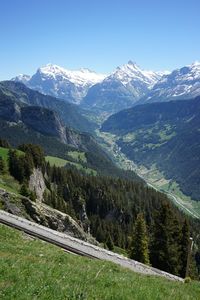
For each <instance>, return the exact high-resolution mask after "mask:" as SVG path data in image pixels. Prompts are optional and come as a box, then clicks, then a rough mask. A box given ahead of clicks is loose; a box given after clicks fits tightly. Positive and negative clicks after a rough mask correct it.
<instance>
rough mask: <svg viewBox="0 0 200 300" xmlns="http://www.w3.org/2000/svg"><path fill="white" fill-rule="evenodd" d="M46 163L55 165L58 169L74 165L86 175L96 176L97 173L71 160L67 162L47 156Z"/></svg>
mask: <svg viewBox="0 0 200 300" xmlns="http://www.w3.org/2000/svg"><path fill="white" fill-rule="evenodd" d="M45 159H46V161H48V162H49V163H50V165H51V166H53V165H55V166H56V167H65V166H66V165H72V166H74V167H75V168H77V169H78V170H81V171H84V172H85V173H86V174H92V175H96V174H97V171H95V170H93V169H90V168H87V167H85V166H82V165H81V163H75V162H71V161H69V160H65V159H62V158H59V157H54V156H46V157H45Z"/></svg>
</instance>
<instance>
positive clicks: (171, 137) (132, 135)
mask: <svg viewBox="0 0 200 300" xmlns="http://www.w3.org/2000/svg"><path fill="white" fill-rule="evenodd" d="M199 124H200V97H197V98H196V99H193V100H184V101H180V100H179V101H171V102H166V103H154V104H148V105H138V106H136V107H134V108H131V109H128V110H124V111H122V112H119V113H118V114H115V115H113V116H111V117H110V118H109V119H108V120H107V121H106V122H105V123H104V124H103V125H102V129H101V130H102V131H107V132H111V133H114V134H116V135H117V136H118V141H117V143H118V145H119V146H120V147H121V150H122V152H124V153H125V154H126V155H127V156H128V157H129V158H130V159H132V160H133V161H135V162H136V163H138V164H143V165H145V166H147V167H150V166H152V165H153V164H156V166H157V167H158V168H159V169H160V170H161V171H163V172H164V174H165V175H166V176H167V178H172V179H174V180H175V181H176V182H178V183H179V185H180V188H181V190H182V191H183V192H184V193H185V194H187V195H189V196H191V197H192V198H193V199H196V200H200V197H199V193H200V189H199V187H200V171H199V170H200V162H199V157H200V148H199V145H200V131H199Z"/></svg>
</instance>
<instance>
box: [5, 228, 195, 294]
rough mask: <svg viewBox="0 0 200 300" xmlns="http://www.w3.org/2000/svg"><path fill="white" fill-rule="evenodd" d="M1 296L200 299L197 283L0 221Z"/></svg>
mask: <svg viewBox="0 0 200 300" xmlns="http://www.w3.org/2000/svg"><path fill="white" fill-rule="evenodd" d="M0 240H1V241H3V243H0V265H1V268H0V299H2V300H11V299H17V300H25V299H38V300H39V299H40V300H43V299H45V300H46V299H48V300H55V299H56V300H75V299H76V300H78V299H79V300H90V299H91V300H92V299H93V300H111V299H112V300H134V299H138V300H154V299H155V300H163V299H164V300H171V299H173V300H186V299H187V300H199V295H200V283H199V282H191V283H188V284H184V283H181V282H174V281H170V280H167V279H165V278H161V277H155V276H147V275H140V274H136V273H134V272H132V271H130V270H128V269H125V268H121V267H120V266H118V265H115V264H112V263H109V262H105V261H100V260H91V259H87V258H83V257H80V256H76V255H73V254H69V253H66V252H64V251H63V250H61V249H60V248H58V247H56V246H53V245H50V244H47V243H45V242H41V241H39V240H37V239H36V240H32V239H30V237H28V236H27V235H24V234H22V233H21V232H19V231H17V230H14V229H10V228H8V227H7V226H4V225H0Z"/></svg>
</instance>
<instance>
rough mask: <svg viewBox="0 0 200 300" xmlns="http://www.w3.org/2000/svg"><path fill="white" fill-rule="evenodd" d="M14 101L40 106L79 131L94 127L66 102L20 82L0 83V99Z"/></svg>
mask: <svg viewBox="0 0 200 300" xmlns="http://www.w3.org/2000/svg"><path fill="white" fill-rule="evenodd" d="M8 96H9V99H11V98H12V99H14V101H18V102H21V103H22V104H27V105H32V106H41V107H44V108H48V109H50V110H53V111H55V112H57V113H58V114H59V116H60V118H61V119H62V121H63V123H64V124H65V125H67V126H70V127H72V128H75V129H77V130H80V131H85V132H93V131H94V129H95V128H96V125H95V124H94V123H93V122H91V121H88V120H87V119H86V118H85V117H84V116H83V115H82V112H81V109H80V108H78V107H77V106H76V105H74V104H71V103H67V102H66V101H63V100H60V99H57V98H53V97H51V96H47V95H43V94H41V93H39V92H37V91H34V90H31V89H29V88H28V87H26V86H25V85H24V84H22V83H20V82H14V81H2V82H0V97H1V98H5V97H8Z"/></svg>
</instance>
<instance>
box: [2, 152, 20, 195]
mask: <svg viewBox="0 0 200 300" xmlns="http://www.w3.org/2000/svg"><path fill="white" fill-rule="evenodd" d="M8 151H9V149H7V148H2V147H0V156H1V157H2V158H3V160H4V162H5V165H6V168H8ZM17 153H18V154H19V155H22V154H23V152H22V151H19V150H17ZM0 188H3V189H6V190H7V191H9V192H13V193H18V192H19V189H20V185H19V183H18V182H17V180H15V179H14V178H13V177H12V176H10V175H9V174H8V172H6V173H5V174H0Z"/></svg>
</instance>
